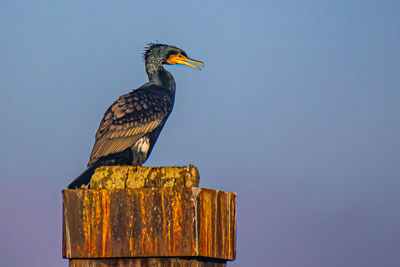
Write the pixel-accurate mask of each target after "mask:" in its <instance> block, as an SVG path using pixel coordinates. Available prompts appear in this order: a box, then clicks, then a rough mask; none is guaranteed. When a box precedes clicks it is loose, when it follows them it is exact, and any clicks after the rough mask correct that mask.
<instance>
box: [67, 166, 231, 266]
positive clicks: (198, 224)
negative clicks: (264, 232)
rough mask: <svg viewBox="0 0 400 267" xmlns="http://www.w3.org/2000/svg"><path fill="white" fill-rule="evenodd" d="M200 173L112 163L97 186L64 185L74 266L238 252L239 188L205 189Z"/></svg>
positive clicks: (179, 262) (212, 257)
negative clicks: (237, 189) (230, 190)
mask: <svg viewBox="0 0 400 267" xmlns="http://www.w3.org/2000/svg"><path fill="white" fill-rule="evenodd" d="M198 178H199V175H198V171H197V168H196V167H194V166H188V167H162V168H151V167H132V166H123V167H122V166H115V167H114V166H108V167H102V168H99V169H97V170H96V172H95V174H94V175H93V178H92V189H74V190H63V192H62V194H63V256H64V257H65V258H68V259H69V266H70V267H89V266H90V267H100V266H101V267H106V266H118V267H133V266H135V267H136V266H176V267H180V266H185V267H186V266H188V267H189V266H197V267H203V266H204V267H206V266H207V267H208V266H210V267H211V266H215V267H220V266H221V267H222V266H226V261H227V260H234V259H235V257H236V194H235V193H228V192H224V191H219V190H212V189H205V188H198V187H197V186H198V181H199V179H198ZM154 186H157V187H154ZM104 188H107V189H104Z"/></svg>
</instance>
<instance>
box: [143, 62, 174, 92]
mask: <svg viewBox="0 0 400 267" xmlns="http://www.w3.org/2000/svg"><path fill="white" fill-rule="evenodd" d="M146 72H147V76H148V77H149V81H150V83H153V84H156V85H159V86H161V87H162V88H165V89H168V90H169V91H170V92H171V93H172V94H173V95H174V94H175V80H174V77H173V76H172V74H171V73H169V72H168V71H167V70H165V69H164V67H163V66H162V65H161V66H158V67H157V68H156V67H154V66H152V65H148V64H146Z"/></svg>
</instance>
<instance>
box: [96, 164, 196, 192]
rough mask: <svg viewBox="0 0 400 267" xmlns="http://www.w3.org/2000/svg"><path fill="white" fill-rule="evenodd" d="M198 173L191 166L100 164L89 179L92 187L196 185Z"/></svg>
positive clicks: (120, 187) (121, 187)
mask: <svg viewBox="0 0 400 267" xmlns="http://www.w3.org/2000/svg"><path fill="white" fill-rule="evenodd" d="M199 180H200V175H199V171H198V169H197V168H196V167H195V166H193V165H189V166H182V167H178V166H169V167H144V166H102V167H99V168H97V169H96V171H95V172H94V174H93V176H92V179H91V181H90V187H91V188H92V189H103V188H107V189H123V188H144V187H198V186H199Z"/></svg>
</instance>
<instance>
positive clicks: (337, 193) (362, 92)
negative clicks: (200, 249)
mask: <svg viewBox="0 0 400 267" xmlns="http://www.w3.org/2000/svg"><path fill="white" fill-rule="evenodd" d="M399 14H400V2H399V1H398V0H397V1H368V0H363V1H361V0H360V1H342V0H337V1H311V0H307V1H285V0H284V1H230V2H229V3H228V1H225V2H224V3H222V1H134V0H130V1H100V0H97V1H50V0H47V1H41V0H37V1H0V114H1V116H0V123H1V129H0V137H1V138H0V170H1V175H0V266H38V267H43V266H67V261H66V260H64V259H62V258H61V189H62V188H64V187H65V186H66V185H67V184H68V183H69V182H70V181H71V180H72V179H73V178H74V177H75V176H76V175H77V174H78V173H80V172H81V171H82V170H83V169H84V168H85V166H86V163H87V161H88V158H89V153H90V151H91V148H92V145H93V141H94V134H95V131H96V130H97V127H98V124H99V122H100V119H101V117H102V115H103V113H104V112H105V110H106V109H107V107H108V106H109V105H110V104H111V103H112V102H113V101H114V100H115V99H116V98H117V97H118V96H119V95H121V94H124V93H126V92H128V91H130V90H132V89H135V88H137V87H139V86H140V85H142V84H143V83H145V82H146V79H147V76H146V74H145V72H144V66H143V62H142V59H141V53H142V51H143V47H144V46H145V45H146V43H147V42H150V41H156V40H158V41H160V42H163V43H167V44H172V45H176V46H178V47H180V48H182V49H183V50H185V51H186V52H187V53H188V55H189V56H191V57H193V58H195V59H199V60H202V61H204V62H205V69H204V71H202V72H200V71H197V70H194V69H191V68H188V67H183V66H168V67H167V69H168V70H169V71H170V72H171V73H172V74H173V75H174V77H175V80H176V84H177V92H176V101H175V107H174V110H173V112H172V115H171V116H170V118H169V120H168V122H167V124H166V126H165V127H164V130H163V132H162V133H161V136H160V138H159V140H158V142H157V144H156V146H155V149H154V150H153V152H152V155H151V157H150V159H149V160H148V161H147V162H146V164H145V165H146V166H150V165H151V166H163V165H186V164H189V163H192V164H195V165H196V166H198V168H199V170H200V174H201V182H200V183H201V186H202V187H209V188H214V189H222V190H226V191H231V192H237V193H238V200H237V204H238V209H237V211H238V240H237V241H238V247H237V260H236V261H235V262H231V263H229V265H228V266H274V267H292V266H296V267H297V266H300V267H321V266H323V267H331V266H332V267H337V266H341V267H343V266H344V267H354V266H362V267H366V266H367V267H369V266H374V267H375V266H376V267H378V266H379V267H380V266H385V267H390V266H400V209H399V206H400V194H399V188H400V179H399V178H400V16H399Z"/></svg>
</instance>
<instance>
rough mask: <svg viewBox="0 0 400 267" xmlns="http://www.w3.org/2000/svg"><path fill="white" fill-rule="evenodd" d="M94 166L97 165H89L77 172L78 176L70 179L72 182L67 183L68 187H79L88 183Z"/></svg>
mask: <svg viewBox="0 0 400 267" xmlns="http://www.w3.org/2000/svg"><path fill="white" fill-rule="evenodd" d="M96 168H97V166H94V165H91V166H89V167H88V168H87V169H86V170H84V171H83V172H82V173H81V174H79V175H78V177H76V178H75V180H73V181H72V183H70V184H69V185H68V189H76V188H80V187H81V185H83V184H84V185H88V184H89V183H90V179H91V178H92V175H93V173H94V170H95V169H96Z"/></svg>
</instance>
